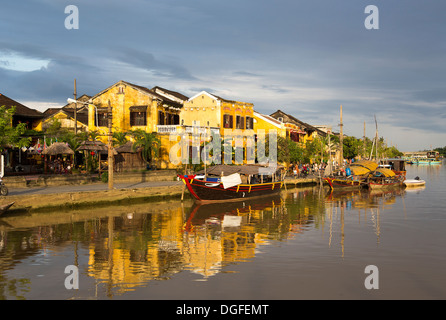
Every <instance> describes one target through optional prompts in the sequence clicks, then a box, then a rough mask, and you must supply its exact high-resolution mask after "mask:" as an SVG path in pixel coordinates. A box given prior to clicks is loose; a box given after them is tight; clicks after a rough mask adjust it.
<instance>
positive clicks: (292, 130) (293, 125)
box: [270, 110, 327, 144]
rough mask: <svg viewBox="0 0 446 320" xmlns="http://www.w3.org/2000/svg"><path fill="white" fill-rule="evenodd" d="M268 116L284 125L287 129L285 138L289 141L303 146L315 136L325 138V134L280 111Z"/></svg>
mask: <svg viewBox="0 0 446 320" xmlns="http://www.w3.org/2000/svg"><path fill="white" fill-rule="evenodd" d="M270 116H271V117H272V118H274V119H276V120H278V121H280V122H281V123H283V124H284V125H285V127H286V128H287V137H290V139H291V140H293V141H295V142H301V143H303V144H305V143H306V142H307V141H312V140H313V139H314V138H316V137H317V136H321V137H325V136H326V135H327V133H326V132H324V131H322V130H320V129H318V128H315V127H313V126H311V125H309V124H308V123H305V122H303V121H300V120H299V119H297V118H295V117H293V116H292V115H290V114H287V113H285V112H283V111H281V110H277V111H276V112H274V113H272V114H271V115H270Z"/></svg>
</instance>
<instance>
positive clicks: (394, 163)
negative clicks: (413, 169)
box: [379, 158, 406, 177]
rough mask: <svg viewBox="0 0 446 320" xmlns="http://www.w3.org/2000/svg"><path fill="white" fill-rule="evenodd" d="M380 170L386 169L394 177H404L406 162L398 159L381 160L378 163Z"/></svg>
mask: <svg viewBox="0 0 446 320" xmlns="http://www.w3.org/2000/svg"><path fill="white" fill-rule="evenodd" d="M379 167H380V168H388V169H390V170H392V171H393V172H395V174H396V175H400V176H404V177H405V176H406V160H404V159H399V158H390V159H383V160H381V161H380V163H379Z"/></svg>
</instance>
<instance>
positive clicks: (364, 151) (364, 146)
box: [362, 121, 367, 158]
mask: <svg viewBox="0 0 446 320" xmlns="http://www.w3.org/2000/svg"><path fill="white" fill-rule="evenodd" d="M362 143H363V145H362V151H363V155H364V158H365V157H366V155H367V153H366V150H365V148H366V142H365V121H364V136H363V142H362Z"/></svg>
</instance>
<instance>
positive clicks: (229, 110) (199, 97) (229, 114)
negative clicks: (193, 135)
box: [180, 91, 254, 135]
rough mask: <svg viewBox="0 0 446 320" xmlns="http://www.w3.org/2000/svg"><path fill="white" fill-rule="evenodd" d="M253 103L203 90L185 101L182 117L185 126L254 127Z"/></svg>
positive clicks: (246, 128) (241, 128) (222, 130)
mask: <svg viewBox="0 0 446 320" xmlns="http://www.w3.org/2000/svg"><path fill="white" fill-rule="evenodd" d="M253 107H254V105H253V104H252V103H248V102H241V101H233V100H227V99H223V98H221V97H219V96H216V95H214V94H210V93H208V92H206V91H202V92H200V93H198V94H196V95H195V96H193V97H191V98H189V99H188V100H187V101H185V102H184V108H183V109H182V110H181V114H180V118H181V124H182V125H183V126H197V127H210V128H219V129H220V133H221V134H222V135H223V134H224V129H231V130H235V129H240V130H242V131H244V130H252V129H254V127H253V126H254V117H253V112H254V110H253Z"/></svg>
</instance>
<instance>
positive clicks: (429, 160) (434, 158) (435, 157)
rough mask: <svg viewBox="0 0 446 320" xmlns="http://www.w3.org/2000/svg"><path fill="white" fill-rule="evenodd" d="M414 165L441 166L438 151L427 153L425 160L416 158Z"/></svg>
mask: <svg viewBox="0 0 446 320" xmlns="http://www.w3.org/2000/svg"><path fill="white" fill-rule="evenodd" d="M414 164H427V165H432V164H441V159H440V153H439V152H438V151H429V152H428V153H427V157H426V158H417V159H416V160H415V162H414Z"/></svg>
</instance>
